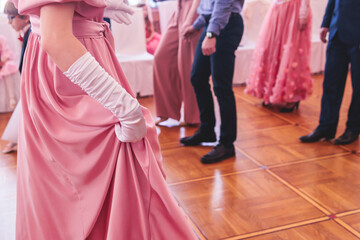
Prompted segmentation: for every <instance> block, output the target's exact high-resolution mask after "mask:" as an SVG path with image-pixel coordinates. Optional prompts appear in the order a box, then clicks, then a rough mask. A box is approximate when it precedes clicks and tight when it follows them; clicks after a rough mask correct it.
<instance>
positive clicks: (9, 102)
mask: <svg viewBox="0 0 360 240" xmlns="http://www.w3.org/2000/svg"><path fill="white" fill-rule="evenodd" d="M14 58H15V56H14V53H13V52H12V51H11V50H10V48H9V46H8V43H7V40H6V38H5V37H3V36H0V61H5V59H7V61H6V62H5V64H4V65H3V66H2V67H1V68H0V112H10V111H13V110H14V108H15V106H16V103H17V101H18V100H19V97H20V91H19V86H20V73H19V68H18V66H17V64H16V63H15V61H14Z"/></svg>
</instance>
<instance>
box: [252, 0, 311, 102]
mask: <svg viewBox="0 0 360 240" xmlns="http://www.w3.org/2000/svg"><path fill="white" fill-rule="evenodd" d="M309 5H310V3H309V0H275V1H274V4H273V5H272V7H271V8H270V10H269V12H268V14H267V16H266V18H265V20H264V23H263V26H262V28H261V31H260V35H259V40H258V43H257V46H256V48H255V51H254V54H253V58H252V63H251V68H250V74H249V78H248V80H247V87H246V89H245V92H246V93H248V94H251V95H253V96H255V97H258V98H262V99H264V102H265V103H266V104H268V103H273V104H282V103H291V102H297V101H300V100H304V99H306V98H307V97H308V96H309V95H311V93H312V84H313V79H312V78H311V75H310V53H311V51H310V47H311V22H312V16H311V11H310V6H309ZM300 17H303V18H307V20H308V24H307V26H306V28H305V29H304V30H302V31H301V30H300V20H299V19H300Z"/></svg>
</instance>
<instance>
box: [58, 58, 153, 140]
mask: <svg viewBox="0 0 360 240" xmlns="http://www.w3.org/2000/svg"><path fill="white" fill-rule="evenodd" d="M64 74H65V76H66V77H68V78H69V79H70V81H71V82H73V83H74V84H76V85H78V86H80V87H81V88H82V89H83V90H84V91H85V92H86V93H87V94H88V95H89V96H90V97H92V98H94V99H95V100H96V101H98V102H99V103H100V104H102V105H103V106H104V107H105V108H107V109H109V110H110V111H111V112H112V113H113V114H114V115H115V116H116V117H117V118H118V119H119V121H120V124H116V125H115V133H116V136H117V137H118V139H119V140H120V141H121V142H137V141H139V140H141V139H142V138H143V137H144V136H145V135H146V122H145V119H144V116H143V113H142V111H141V107H140V104H139V102H138V101H137V100H136V99H135V98H133V97H132V96H131V95H130V94H129V93H128V92H127V91H126V90H125V89H124V88H123V87H121V86H120V84H119V83H118V82H116V81H115V79H114V78H112V77H111V76H110V75H109V74H108V73H107V72H106V71H105V70H104V69H103V68H102V67H101V66H100V64H99V63H98V62H97V61H96V60H95V58H94V57H93V56H91V54H90V53H89V52H87V53H86V54H84V55H83V56H82V57H80V58H79V59H78V60H76V61H75V62H74V63H73V64H72V65H71V66H70V68H69V69H68V70H67V71H66V72H64Z"/></svg>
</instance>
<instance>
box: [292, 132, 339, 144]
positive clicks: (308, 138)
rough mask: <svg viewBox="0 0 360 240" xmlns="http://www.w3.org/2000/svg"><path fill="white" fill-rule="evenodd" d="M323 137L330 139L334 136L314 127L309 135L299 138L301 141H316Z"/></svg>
mask: <svg viewBox="0 0 360 240" xmlns="http://www.w3.org/2000/svg"><path fill="white" fill-rule="evenodd" d="M323 138H325V139H326V140H330V139H332V138H334V134H332V133H329V132H326V131H320V130H318V129H315V131H313V132H312V133H310V134H309V135H305V136H302V137H300V138H299V139H300V141H301V142H303V143H312V142H317V141H319V140H321V139H323Z"/></svg>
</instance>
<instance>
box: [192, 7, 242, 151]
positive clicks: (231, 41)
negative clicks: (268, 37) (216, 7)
mask: <svg viewBox="0 0 360 240" xmlns="http://www.w3.org/2000/svg"><path fill="white" fill-rule="evenodd" d="M209 18H210V16H208V17H207V20H209ZM206 31H207V25H206V26H205V28H204V31H203V33H202V35H201V37H200V39H199V43H198V45H197V47H196V51H195V57H194V62H193V66H192V72H191V83H192V85H193V87H194V90H195V94H196V99H197V102H198V106H199V111H200V121H201V126H200V130H201V131H203V130H204V131H214V127H215V113H214V102H213V98H212V94H211V89H210V84H209V77H210V75H211V76H212V81H213V89H214V93H215V95H216V97H217V99H218V102H219V107H220V115H221V134H220V143H223V144H224V145H225V146H227V147H230V146H232V145H233V142H234V141H235V139H236V106H235V98H234V92H233V90H232V83H233V82H232V80H233V75H234V64H235V50H236V49H237V47H238V46H239V43H240V41H241V37H242V34H243V31H244V25H243V20H242V17H241V16H240V15H239V14H234V13H233V14H231V17H230V19H229V23H228V24H227V25H226V27H225V28H224V29H223V30H222V31H221V32H220V35H219V36H218V37H217V38H216V52H215V53H214V54H212V55H211V56H204V55H203V53H202V50H201V45H202V42H203V40H204V38H205V35H206Z"/></svg>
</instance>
